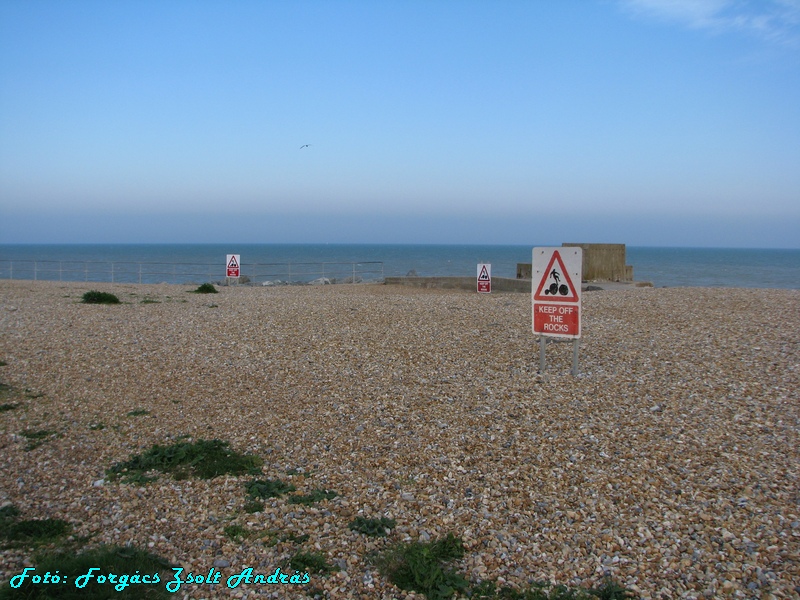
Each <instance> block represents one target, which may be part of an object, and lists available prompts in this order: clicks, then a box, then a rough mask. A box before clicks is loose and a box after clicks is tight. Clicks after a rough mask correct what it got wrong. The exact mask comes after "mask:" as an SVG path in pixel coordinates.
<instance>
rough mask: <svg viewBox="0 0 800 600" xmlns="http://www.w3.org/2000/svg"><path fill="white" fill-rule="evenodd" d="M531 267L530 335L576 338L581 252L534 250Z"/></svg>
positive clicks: (579, 323)
mask: <svg viewBox="0 0 800 600" xmlns="http://www.w3.org/2000/svg"><path fill="white" fill-rule="evenodd" d="M532 267H533V273H532V277H531V282H532V284H533V286H532V289H531V292H532V295H533V332H534V333H538V334H539V335H544V336H550V337H564V338H579V337H580V336H581V273H582V271H583V249H582V248H578V247H572V246H569V247H561V248H534V249H533V261H532Z"/></svg>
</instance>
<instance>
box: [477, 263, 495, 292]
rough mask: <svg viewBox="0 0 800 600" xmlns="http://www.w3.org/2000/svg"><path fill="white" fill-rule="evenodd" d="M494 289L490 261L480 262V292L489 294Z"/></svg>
mask: <svg viewBox="0 0 800 600" xmlns="http://www.w3.org/2000/svg"><path fill="white" fill-rule="evenodd" d="M491 291H492V265H490V264H488V263H479V264H478V292H479V293H481V294H489V293H491Z"/></svg>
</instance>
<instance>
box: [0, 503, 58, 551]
mask: <svg viewBox="0 0 800 600" xmlns="http://www.w3.org/2000/svg"><path fill="white" fill-rule="evenodd" d="M18 517H19V509H18V508H17V507H16V506H14V505H11V504H9V505H7V506H4V507H3V508H2V509H0V539H2V540H3V541H4V542H5V545H6V546H9V547H17V546H38V545H40V544H47V543H49V542H52V541H55V540H57V539H59V538H61V537H63V536H65V535H66V534H68V533H69V532H70V530H71V529H72V526H71V525H70V524H69V523H68V522H67V521H64V520H62V519H27V520H23V521H20V520H18Z"/></svg>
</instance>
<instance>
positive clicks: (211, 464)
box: [106, 440, 263, 482]
mask: <svg viewBox="0 0 800 600" xmlns="http://www.w3.org/2000/svg"><path fill="white" fill-rule="evenodd" d="M262 464H263V461H262V460H261V459H260V458H259V457H257V456H253V455H249V454H239V453H237V452H234V451H233V450H231V449H230V448H229V447H228V442H223V441H221V440H197V441H196V442H177V443H175V444H172V445H171V446H160V445H158V444H156V445H155V446H153V447H152V448H151V449H150V450H148V451H147V452H145V453H144V454H138V455H136V456H134V457H132V458H131V459H130V460H128V461H125V462H121V463H117V464H115V465H113V466H112V467H111V468H110V469H108V470H107V471H106V473H107V474H108V476H109V478H110V479H114V478H117V477H122V478H123V480H126V481H138V482H141V481H142V479H143V478H144V479H147V478H146V477H145V476H144V474H145V473H146V472H148V471H161V472H162V473H170V474H172V476H173V477H175V478H176V479H184V478H186V477H189V476H194V477H200V478H201V479H212V478H214V477H217V476H219V475H225V474H230V475H246V474H248V473H249V474H255V473H258V472H260V467H261V465H262Z"/></svg>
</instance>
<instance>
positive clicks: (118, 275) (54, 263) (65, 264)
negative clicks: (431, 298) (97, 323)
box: [0, 258, 384, 285]
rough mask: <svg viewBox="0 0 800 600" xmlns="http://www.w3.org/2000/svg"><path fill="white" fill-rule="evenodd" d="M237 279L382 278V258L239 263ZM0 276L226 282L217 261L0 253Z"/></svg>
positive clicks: (290, 281) (288, 281)
mask: <svg viewBox="0 0 800 600" xmlns="http://www.w3.org/2000/svg"><path fill="white" fill-rule="evenodd" d="M241 275H242V277H241V278H240V281H241V282H242V283H249V284H262V285H281V284H284V285H288V284H302V283H312V282H316V283H360V282H367V281H373V282H382V281H383V279H384V272H383V262H382V261H362V262H326V261H318V262H282V263H242V265H241ZM0 279H23V280H34V281H36V280H43V281H84V282H98V283H103V282H105V283H109V282H110V283H176V284H190V283H191V284H193V283H203V282H207V281H218V282H231V281H232V280H227V279H226V277H225V268H224V265H220V264H219V263H213V264H212V263H166V262H137V261H84V260H32V259H2V258H0Z"/></svg>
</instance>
